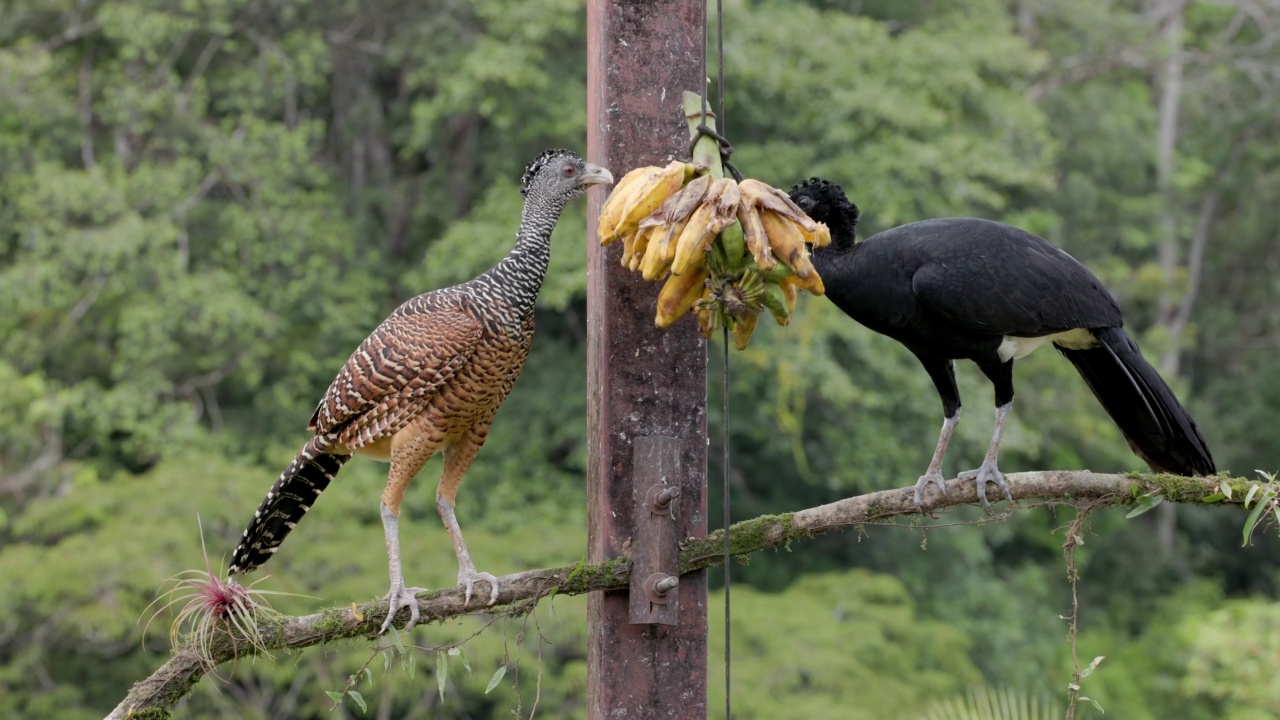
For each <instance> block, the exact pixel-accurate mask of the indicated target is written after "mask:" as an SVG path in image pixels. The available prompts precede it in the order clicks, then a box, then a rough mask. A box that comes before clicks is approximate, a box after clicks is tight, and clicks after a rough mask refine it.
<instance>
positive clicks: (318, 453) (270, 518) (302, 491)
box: [229, 437, 351, 575]
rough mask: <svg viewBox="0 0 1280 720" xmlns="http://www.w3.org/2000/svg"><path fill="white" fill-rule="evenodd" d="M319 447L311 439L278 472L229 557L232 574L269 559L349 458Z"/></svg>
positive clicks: (319, 445)
mask: <svg viewBox="0 0 1280 720" xmlns="http://www.w3.org/2000/svg"><path fill="white" fill-rule="evenodd" d="M322 448H323V445H322V444H321V440H320V438H318V437H315V438H312V439H311V441H310V442H308V443H307V444H306V445H304V446H303V447H302V450H300V451H299V452H298V455H297V457H295V458H294V459H293V462H291V463H289V467H287V468H285V471H284V472H283V473H280V477H279V479H277V480H276V483H275V485H272V486H271V490H270V491H269V492H267V496H266V497H265V498H263V499H262V503H261V504H259V505H258V509H257V511H256V512H254V513H253V520H250V521H249V527H247V528H245V531H244V537H243V538H242V539H241V540H240V544H239V545H238V546H236V549H235V552H234V553H232V554H231V567H230V570H229V572H230V574H231V575H235V574H236V573H247V572H250V571H252V570H254V569H255V568H257V567H258V566H259V565H262V564H263V563H265V562H266V561H267V560H269V559H271V556H272V554H274V553H275V551H276V548H278V547H280V543H282V542H284V539H285V537H286V536H288V535H289V531H290V530H292V529H293V528H294V526H296V525H297V524H298V523H299V522H300V521H301V520H302V516H303V515H306V514H307V511H308V510H310V509H311V505H312V503H314V502H315V500H316V498H317V497H318V496H319V495H320V492H321V491H323V490H324V489H325V488H326V487H329V481H330V480H333V476H334V475H337V474H338V470H340V469H341V468H342V466H343V464H344V463H346V462H347V460H349V459H351V456H350V455H333V454H331V453H327V452H325V451H324V450H323V449H322Z"/></svg>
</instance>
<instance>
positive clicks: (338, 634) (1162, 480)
mask: <svg viewBox="0 0 1280 720" xmlns="http://www.w3.org/2000/svg"><path fill="white" fill-rule="evenodd" d="M1006 478H1007V480H1008V483H1009V489H1010V491H1011V492H1012V494H1013V498H1014V501H1015V503H1016V501H1020V500H1044V501H1049V502H1064V503H1079V502H1088V503H1090V504H1092V505H1094V506H1099V505H1131V504H1134V503H1135V502H1137V501H1138V500H1139V499H1141V498H1143V497H1146V496H1150V495H1161V496H1163V497H1164V499H1165V500H1166V501H1171V502H1178V503H1193V504H1204V503H1214V504H1233V505H1240V504H1242V503H1243V501H1244V499H1245V497H1246V495H1247V494H1248V492H1249V486H1250V485H1252V484H1255V483H1257V482H1258V481H1251V480H1245V479H1241V478H1228V477H1213V478H1186V477H1179V476H1176V475H1160V474H1131V475H1115V474H1099V473H1092V472H1087V471H1042V472H1026V473H1012V474H1009V475H1007V476H1006ZM1223 483H1227V484H1229V485H1230V487H1231V490H1232V492H1231V496H1230V498H1226V497H1223V493H1221V491H1220V488H1221V486H1222V485H1223ZM1255 496H1257V497H1261V494H1260V493H1255ZM975 502H977V495H976V493H975V490H974V484H973V481H972V480H969V481H960V480H951V481H949V482H948V483H947V496H946V497H943V496H941V495H940V494H938V492H937V491H936V490H932V491H930V492H928V493H926V496H925V501H924V507H923V510H924V511H925V512H930V513H933V512H937V511H941V510H945V509H946V508H949V507H954V506H958V505H965V504H972V503H975ZM1255 502H1256V500H1255ZM1016 507H1017V506H1016V505H1015V506H1014V508H1015V509H1016ZM916 515H919V511H918V510H917V509H916V507H915V505H914V504H913V502H912V489H911V488H909V487H908V488H899V489H896V490H884V491H880V492H874V493H869V494H866V495H859V496H856V497H851V498H847V499H844V500H839V501H837V502H833V503H830V504H827V505H821V506H818V507H813V508H808V509H806V510H800V511H798V512H794V513H786V514H782V515H765V516H761V517H757V518H753V519H751V520H744V521H742V522H739V523H736V524H734V525H733V526H732V527H731V528H730V548H731V550H730V552H731V554H733V555H735V556H744V555H749V554H751V553H754V552H759V551H760V550H765V549H768V548H776V547H779V546H786V545H789V544H790V543H792V542H793V541H796V540H801V539H804V538H809V537H814V536H817V535H821V534H823V533H826V532H830V531H832V530H837V529H842V528H848V527H854V526H858V525H862V524H865V523H869V522H877V521H885V520H889V519H891V518H894V517H900V516H904V517H910V516H916ZM721 532H722V531H719V530H717V531H716V532H714V533H711V534H709V535H707V536H705V537H700V538H689V539H688V540H686V541H685V543H684V544H683V548H682V550H681V552H680V571H681V573H687V572H691V571H694V570H701V569H704V568H708V567H712V566H714V565H718V564H719V563H720V562H721V560H722V558H723V556H722V550H723V548H722V540H721ZM630 572H631V564H630V561H629V560H628V559H626V558H617V559H614V560H609V561H605V562H601V563H596V564H592V565H585V564H583V565H578V566H573V565H565V566H562V567H557V568H545V569H541V570H529V571H526V572H521V573H516V574H514V575H508V576H506V577H504V578H500V581H499V585H500V588H501V591H500V593H499V595H498V601H497V603H496V605H495V606H494V607H491V608H481V607H479V606H477V604H476V603H474V602H473V603H472V604H471V605H470V606H466V605H464V603H463V594H462V590H461V588H458V587H453V588H447V589H443V590H436V591H433V592H428V593H423V594H422V595H419V596H418V608H419V612H420V613H421V617H422V619H421V621H420V623H422V624H425V623H429V622H433V621H440V620H445V619H447V618H452V617H457V616H460V615H465V614H468V613H474V612H476V611H478V610H483V611H486V612H493V611H494V610H495V608H499V609H503V610H505V611H506V612H509V613H512V614H521V613H524V612H528V611H530V610H532V609H533V607H534V606H536V605H537V603H538V601H539V600H540V599H541V598H544V597H547V596H548V595H550V594H552V593H553V592H554V593H556V594H560V595H580V594H583V593H588V592H592V591H597V590H620V589H625V588H627V587H628V584H629V582H630ZM386 612H387V605H386V602H385V601H373V602H368V603H365V604H363V605H359V606H356V607H355V609H354V611H353V609H352V608H351V607H339V608H331V609H329V610H325V611H323V612H320V613H316V614H314V615H305V616H299V617H276V618H273V619H271V620H267V621H264V622H263V623H262V625H261V627H260V628H259V632H260V634H261V637H262V641H263V646H264V647H265V649H267V650H268V651H273V650H284V649H301V648H307V647H312V646H316V645H325V644H328V643H332V642H334V641H337V640H344V639H350V638H359V637H364V638H374V637H376V636H377V634H378V629H379V627H380V626H381V625H382V621H383V619H384V618H385V617H386ZM400 614H401V617H400V618H398V619H397V621H396V623H395V624H396V626H397V627H402V626H403V624H404V621H405V620H407V618H408V612H407V610H402V611H401V613H400ZM255 652H257V650H255V648H254V647H253V646H252V644H251V643H249V642H248V641H247V640H245V639H244V638H239V637H235V636H233V635H228V634H225V633H224V634H221V635H220V636H219V637H218V638H217V639H215V641H214V642H213V643H212V648H211V655H212V659H213V666H217V665H220V664H222V663H224V662H227V661H230V660H234V659H237V658H241V657H246V656H249V655H252V654H254V653H255ZM208 668H209V665H207V664H206V663H205V662H202V660H201V658H200V656H199V655H198V654H197V653H196V652H195V651H194V650H193V649H192V648H190V647H179V648H176V649H175V650H174V652H173V655H172V657H170V659H169V660H168V662H166V663H165V664H164V665H162V666H161V667H160V668H159V669H157V670H156V671H155V672H154V673H152V674H151V676H150V677H148V678H146V679H145V680H142V681H141V682H138V683H136V684H135V685H134V686H133V688H132V689H130V691H129V694H128V696H127V697H125V699H124V700H123V701H121V703H120V704H119V705H118V706H117V707H116V708H115V710H113V711H112V712H111V714H110V715H108V716H107V717H108V720H123V719H124V718H167V717H169V708H171V707H172V706H173V705H174V704H175V703H177V702H178V701H179V700H180V699H182V698H183V697H184V696H185V695H186V694H187V693H189V692H190V691H191V689H192V688H193V687H195V684H196V683H197V682H199V681H200V678H201V677H203V676H204V674H205V673H206V671H207V670H208Z"/></svg>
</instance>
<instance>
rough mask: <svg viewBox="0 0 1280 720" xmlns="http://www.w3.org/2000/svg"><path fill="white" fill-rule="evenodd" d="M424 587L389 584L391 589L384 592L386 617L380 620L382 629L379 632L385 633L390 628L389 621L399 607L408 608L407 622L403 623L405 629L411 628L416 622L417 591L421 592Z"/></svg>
mask: <svg viewBox="0 0 1280 720" xmlns="http://www.w3.org/2000/svg"><path fill="white" fill-rule="evenodd" d="M424 590H426V588H416V587H415V588H407V587H404V586H400V587H397V586H395V585H392V586H391V590H390V591H389V592H387V594H386V600H387V601H388V606H387V619H386V620H383V621H382V630H380V631H379V632H380V633H382V634H385V633H386V632H387V630H389V629H390V628H391V623H392V621H394V620H395V619H396V614H397V613H399V612H400V608H406V607H407V608H409V622H407V623H405V624H404V629H405V630H406V631H408V630H412V629H413V626H414V625H416V624H417V623H418V617H419V615H418V598H417V597H416V596H417V594H418V593H420V592H423V591H424Z"/></svg>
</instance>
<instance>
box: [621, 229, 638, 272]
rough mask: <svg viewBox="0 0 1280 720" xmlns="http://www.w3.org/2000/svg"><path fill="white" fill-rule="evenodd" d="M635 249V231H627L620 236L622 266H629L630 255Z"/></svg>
mask: <svg viewBox="0 0 1280 720" xmlns="http://www.w3.org/2000/svg"><path fill="white" fill-rule="evenodd" d="M635 250H636V233H627V234H626V235H624V236H623V237H622V257H621V258H620V260H621V262H622V267H624V268H629V267H631V255H632V254H633V253H634V252H635Z"/></svg>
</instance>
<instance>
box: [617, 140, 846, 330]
mask: <svg viewBox="0 0 1280 720" xmlns="http://www.w3.org/2000/svg"><path fill="white" fill-rule="evenodd" d="M598 234H599V237H600V243H601V244H602V245H608V244H609V243H612V242H615V241H618V240H621V241H622V265H623V267H626V268H628V269H630V270H632V271H633V272H639V273H640V274H641V275H642V276H643V277H644V279H645V280H649V281H661V280H664V279H665V283H664V284H663V286H662V290H661V291H660V292H659V293H658V308H657V316H656V318H655V320H654V322H655V323H656V324H657V325H658V327H669V326H670V325H671V324H672V323H674V322H675V321H676V320H678V319H680V317H681V316H682V315H684V314H685V313H687V312H690V311H692V312H695V313H697V316H698V327H699V329H700V331H701V332H702V334H703V336H704V337H710V336H711V334H712V333H713V332H714V331H715V330H716V329H717V328H719V327H721V326H724V327H728V328H729V329H731V330H732V331H733V337H734V346H735V347H736V348H737V349H739V350H741V349H743V348H745V347H746V346H747V343H748V342H750V339H751V334H752V332H753V331H754V330H755V327H756V322H757V320H758V319H759V314H760V312H761V311H762V310H764V309H766V308H767V309H768V310H769V312H770V313H772V314H773V317H774V319H776V320H777V321H778V323H779V324H781V325H786V324H787V323H788V322H789V321H790V318H791V312H792V310H793V309H794V308H795V303H796V295H797V294H798V291H799V290H806V291H808V292H810V293H812V294H814V295H821V294H822V293H823V292H824V289H823V286H822V278H820V277H818V272H817V271H816V270H814V268H813V263H811V262H810V261H809V251H808V248H807V245H813V246H815V247H822V246H824V245H826V244H827V243H829V242H831V233H830V231H829V230H828V229H827V226H826V225H824V224H822V223H816V222H814V221H813V220H812V219H811V218H810V217H809V216H808V215H806V214H805V213H804V211H803V210H801V209H800V208H799V207H797V206H796V205H795V203H793V202H791V198H790V197H788V196H787V194H786V193H784V192H783V191H781V190H779V189H777V188H775V187H772V186H770V185H768V184H766V183H763V182H760V181H759V180H753V179H750V178H748V179H745V180H742V181H741V182H736V181H734V180H733V179H732V178H727V177H720V178H714V177H712V175H711V174H710V173H709V170H708V169H707V168H705V167H701V166H697V165H694V164H693V163H688V162H682V161H679V160H677V161H673V162H671V163H670V164H668V165H667V166H665V167H656V166H648V167H640V168H636V169H634V170H632V171H631V172H629V173H627V174H626V175H624V176H623V178H622V179H621V180H619V181H618V182H617V184H615V185H614V187H613V191H612V192H611V193H610V194H609V197H608V199H607V200H606V201H605V204H604V208H603V209H601V211H600V220H599V224H598Z"/></svg>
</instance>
